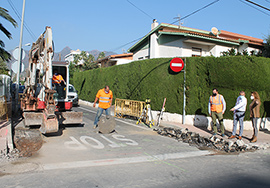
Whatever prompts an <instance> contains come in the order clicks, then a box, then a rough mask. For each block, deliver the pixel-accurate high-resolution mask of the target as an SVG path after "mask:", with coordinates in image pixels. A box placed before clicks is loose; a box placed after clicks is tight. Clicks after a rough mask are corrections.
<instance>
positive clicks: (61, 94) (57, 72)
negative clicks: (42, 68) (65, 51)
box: [52, 66, 67, 100]
mask: <svg viewBox="0 0 270 188" xmlns="http://www.w3.org/2000/svg"><path fill="white" fill-rule="evenodd" d="M66 72H67V70H66V67H63V66H53V74H54V75H53V76H54V77H56V76H58V77H59V76H62V78H63V79H64V81H61V82H59V83H58V82H54V81H52V89H53V90H55V91H56V93H54V99H55V100H64V99H65V98H66V96H67V95H66V94H67V93H66V91H67V89H66V87H67V86H66V80H67V79H66Z"/></svg>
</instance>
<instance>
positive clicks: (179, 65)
mask: <svg viewBox="0 0 270 188" xmlns="http://www.w3.org/2000/svg"><path fill="white" fill-rule="evenodd" d="M170 68H171V70H172V71H174V72H180V71H184V93H183V98H184V99H183V100H184V101H183V118H182V123H183V124H185V116H186V58H185V59H184V61H183V60H182V59H181V58H178V57H176V58H173V59H172V60H171V62H170Z"/></svg>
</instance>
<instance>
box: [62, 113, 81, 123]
mask: <svg viewBox="0 0 270 188" xmlns="http://www.w3.org/2000/svg"><path fill="white" fill-rule="evenodd" d="M57 116H58V120H59V124H81V123H82V122H83V112H58V113H57Z"/></svg>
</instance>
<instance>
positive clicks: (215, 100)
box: [210, 94, 223, 113]
mask: <svg viewBox="0 0 270 188" xmlns="http://www.w3.org/2000/svg"><path fill="white" fill-rule="evenodd" d="M221 98H222V95H220V94H217V95H216V96H215V97H213V96H210V103H211V111H212V112H217V113H220V112H222V109H223V104H222V100H221Z"/></svg>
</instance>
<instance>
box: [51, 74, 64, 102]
mask: <svg viewBox="0 0 270 188" xmlns="http://www.w3.org/2000/svg"><path fill="white" fill-rule="evenodd" d="M52 84H53V86H54V87H55V90H56V92H57V94H58V95H57V98H58V99H64V98H65V91H64V90H65V87H64V86H63V85H62V84H64V85H66V82H65V80H64V79H63V77H62V75H61V74H58V71H57V70H56V69H55V70H54V71H53V78H52Z"/></svg>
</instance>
